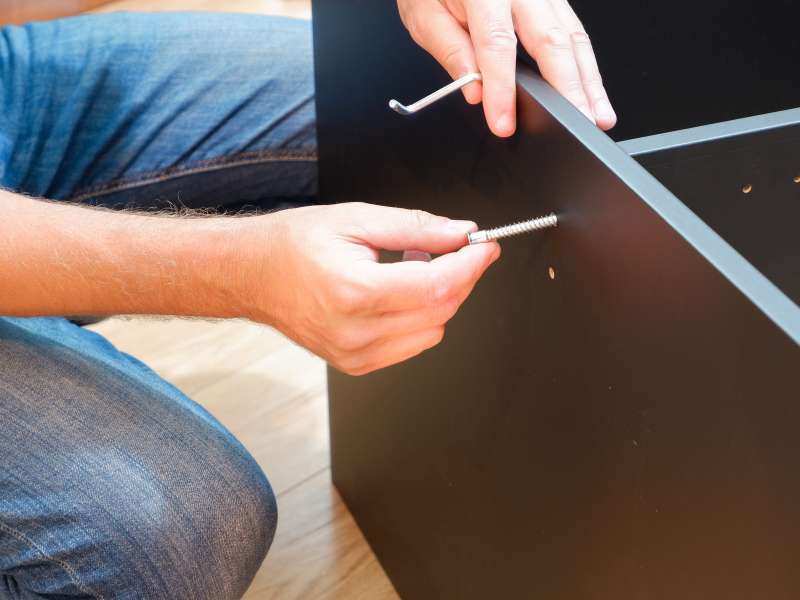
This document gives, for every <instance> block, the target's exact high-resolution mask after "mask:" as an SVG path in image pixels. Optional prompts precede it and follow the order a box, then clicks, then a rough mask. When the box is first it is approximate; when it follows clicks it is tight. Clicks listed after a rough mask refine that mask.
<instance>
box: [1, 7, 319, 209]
mask: <svg viewBox="0 0 800 600" xmlns="http://www.w3.org/2000/svg"><path fill="white" fill-rule="evenodd" d="M0 106H2V111H0V185H2V186H4V187H6V188H9V189H14V190H18V191H21V192H25V193H28V194H31V195H34V196H40V197H46V198H50V199H72V200H78V201H84V202H91V203H97V204H102V205H106V206H128V207H150V206H158V205H165V204H167V203H172V204H182V205H185V206H188V207H199V206H203V207H206V206H238V205H242V204H261V205H263V204H265V203H266V204H269V203H281V202H285V201H287V200H291V199H301V200H302V199H308V198H311V197H313V196H314V195H315V194H316V134H315V126H314V125H315V123H314V89H313V67H312V56H311V28H310V24H309V23H308V22H307V21H301V20H295V19H286V18H278V17H264V16H259V15H235V14H230V15H229V14H225V15H220V14H213V13H161V14H140V13H116V14H108V15H92V16H82V17H75V18H71V19H62V20H57V21H50V22H44V23H36V24H31V25H27V26H25V27H6V28H4V29H2V30H0Z"/></svg>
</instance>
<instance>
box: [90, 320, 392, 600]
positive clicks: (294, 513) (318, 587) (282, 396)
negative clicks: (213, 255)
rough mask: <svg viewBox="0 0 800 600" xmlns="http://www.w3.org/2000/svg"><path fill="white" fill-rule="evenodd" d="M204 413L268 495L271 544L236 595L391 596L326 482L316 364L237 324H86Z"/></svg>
mask: <svg viewBox="0 0 800 600" xmlns="http://www.w3.org/2000/svg"><path fill="white" fill-rule="evenodd" d="M92 329H93V330H95V331H97V332H98V333H100V334H102V335H104V336H106V337H107V338H108V339H109V340H111V341H112V342H113V343H114V344H115V345H116V346H117V347H118V348H120V349H121V350H123V351H125V352H128V353H130V354H132V355H134V356H136V357H137V358H139V359H141V360H143V361H144V362H146V363H147V364H148V365H150V366H151V367H152V368H153V369H154V370H155V371H156V372H157V373H159V374H160V375H161V376H162V377H164V378H166V379H167V380H168V381H170V382H171V383H173V384H175V385H176V386H178V387H179V388H180V389H182V390H183V391H184V392H186V393H187V394H188V395H190V396H191V397H193V398H194V399H195V400H197V401H198V402H199V403H200V404H202V405H203V406H204V407H206V408H207V409H208V410H209V411H210V412H211V413H212V414H214V415H215V416H216V417H217V418H218V419H219V420H220V421H221V422H222V423H223V425H225V426H226V427H227V428H228V429H230V430H231V431H232V432H233V434H234V435H236V436H237V437H238V438H239V439H240V440H241V441H242V443H243V444H244V445H245V446H246V447H247V449H248V450H249V451H250V452H251V453H252V454H253V456H254V457H255V458H256V460H257V461H258V462H259V464H260V465H261V466H262V468H263V469H264V470H265V471H266V472H267V474H268V475H269V478H270V481H271V482H272V485H273V487H274V489H275V492H276V494H277V495H278V506H279V512H280V517H279V519H278V531H277V534H276V537H275V542H274V544H273V547H272V550H271V551H270V554H269V556H268V557H267V560H266V561H265V562H264V565H263V566H262V568H261V570H260V571H259V572H258V574H257V576H256V578H255V581H254V582H253V585H252V586H251V587H250V590H248V592H247V595H246V596H245V599H246V600H273V599H274V600H301V599H302V600H339V599H341V600H345V599H346V600H396V599H397V598H398V596H397V594H396V593H395V591H394V589H393V588H392V585H391V583H390V582H389V580H388V578H387V577H386V575H385V573H384V572H383V570H382V569H381V567H380V565H379V563H378V562H377V560H376V559H375V556H374V554H373V553H372V551H371V550H370V548H369V546H368V544H367V542H366V540H365V539H364V537H363V535H362V534H361V532H360V531H359V529H358V527H357V526H356V524H355V522H354V521H353V518H352V516H351V515H350V514H349V512H348V511H347V507H346V506H345V505H344V504H343V503H342V501H341V499H340V498H339V496H338V494H337V493H336V490H335V488H334V487H333V485H332V483H331V480H330V455H329V451H328V417H327V394H326V385H325V365H324V363H323V362H322V360H320V359H319V358H317V357H316V356H313V355H312V354H310V353H309V352H308V351H306V350H304V349H303V348H300V347H299V346H297V345H296V344H294V343H292V342H290V341H289V340H287V339H286V338H285V337H283V336H282V335H281V334H280V333H278V332H276V331H275V330H273V329H270V328H267V327H262V326H260V325H255V324H253V323H248V322H244V321H219V322H207V321H198V320H187V319H166V320H164V319H161V320H159V319H109V320H107V321H103V322H101V323H98V324H97V325H94V326H92Z"/></svg>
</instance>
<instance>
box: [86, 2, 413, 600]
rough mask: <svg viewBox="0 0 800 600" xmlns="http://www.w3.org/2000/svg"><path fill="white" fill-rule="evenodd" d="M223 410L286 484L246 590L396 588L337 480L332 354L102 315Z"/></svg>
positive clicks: (256, 596)
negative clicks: (266, 547)
mask: <svg viewBox="0 0 800 600" xmlns="http://www.w3.org/2000/svg"><path fill="white" fill-rule="evenodd" d="M187 9H191V10H230V11H242V12H258V13H267V14H280V15H286V16H292V17H301V18H308V17H310V16H311V8H310V2H309V0H227V1H220V0H118V1H116V2H111V3H109V4H107V5H105V6H102V7H100V9H99V10H103V11H108V10H187ZM93 329H95V331H98V332H100V333H102V334H103V335H105V336H107V337H108V338H109V339H110V340H111V341H112V342H113V343H114V344H116V345H117V346H118V347H119V348H120V349H122V350H124V351H125V352H128V353H130V354H133V355H134V356H136V357H138V358H140V359H141V360H143V361H144V362H146V363H147V364H149V365H150V366H151V367H152V368H153V369H155V370H156V371H157V372H158V373H159V374H161V375H162V376H163V377H165V378H166V379H167V380H168V381H170V382H172V383H173V384H175V385H176V386H178V387H179V388H180V389H181V390H183V391H184V392H186V394H188V395H189V396H190V397H192V398H194V399H195V400H197V401H198V402H199V403H200V404H202V405H203V406H204V407H206V408H207V409H208V410H209V411H210V412H211V413H212V414H214V415H215V416H216V417H217V418H218V419H219V420H220V421H221V422H222V423H223V424H224V425H225V426H226V427H227V428H228V429H230V430H231V431H232V432H233V433H234V435H236V437H238V438H239V440H241V441H242V443H243V444H244V445H245V446H246V447H247V448H248V450H250V452H251V453H252V454H253V456H255V458H256V460H257V461H258V462H259V464H260V465H261V466H262V467H263V469H264V471H265V472H266V473H267V475H268V476H269V479H270V481H271V483H272V486H273V488H274V490H275V493H276V494H277V496H278V509H279V519H278V532H277V534H276V537H275V542H274V543H273V546H272V550H271V551H270V553H269V555H268V557H267V560H266V561H265V562H264V565H263V567H262V568H261V570H260V571H259V573H258V575H257V576H256V579H255V581H254V582H253V585H252V586H251V587H250V590H249V591H248V593H247V595H246V596H245V598H246V600H268V599H275V600H294V599H297V600H300V599H302V600H322V599H331V600H333V599H342V600H345V599H346V600H362V599H363V600H384V599H386V600H390V599H396V598H397V594H396V593H395V591H394V589H393V588H392V585H391V583H389V580H388V579H387V577H386V575H385V574H384V572H383V570H382V569H381V567H380V565H379V564H378V562H377V560H376V559H375V556H374V555H373V554H372V551H371V550H370V548H369V546H368V545H367V543H366V541H365V540H364V537H363V536H362V535H361V532H360V531H359V530H358V528H357V527H356V525H355V522H354V521H353V518H352V517H351V516H350V514H349V512H348V511H347V508H346V507H345V506H344V504H343V503H342V501H341V500H340V498H339V497H338V495H337V493H336V490H335V489H334V487H333V485H332V484H331V472H330V455H329V451H328V415H327V396H326V387H325V365H324V363H323V362H322V360H320V359H319V358H317V357H315V356H313V355H312V354H310V353H309V352H307V351H305V350H304V349H302V348H300V347H298V346H296V345H295V344H293V343H291V342H290V341H288V340H287V339H286V338H284V337H283V336H282V335H280V334H279V333H277V332H275V331H274V330H271V329H269V328H266V327H262V326H259V325H254V324H252V323H246V322H241V321H228V322H216V323H210V322H203V321H192V320H177V319H175V320H160V321H159V320H109V321H106V322H103V323H100V324H98V325H96V326H94V327H93Z"/></svg>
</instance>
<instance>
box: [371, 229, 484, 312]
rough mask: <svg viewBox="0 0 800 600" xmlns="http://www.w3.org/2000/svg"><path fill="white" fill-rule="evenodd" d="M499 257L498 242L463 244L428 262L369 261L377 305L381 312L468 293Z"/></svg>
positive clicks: (434, 304) (428, 305)
mask: <svg viewBox="0 0 800 600" xmlns="http://www.w3.org/2000/svg"><path fill="white" fill-rule="evenodd" d="M499 257H500V246H499V245H498V244H497V243H494V242H492V243H488V244H476V245H474V246H464V247H462V248H461V249H460V250H458V251H457V252H451V253H449V254H445V255H443V256H439V257H437V258H435V259H434V260H432V261H431V262H429V263H426V262H418V261H408V262H400V263H390V264H378V263H369V264H367V265H365V270H367V272H366V273H365V275H366V276H367V277H369V278H370V280H371V281H372V285H373V291H374V293H373V294H372V300H373V302H374V309H375V311H376V312H380V313H381V314H383V313H387V312H393V311H401V310H415V309H425V308H431V307H437V306H440V305H442V304H444V303H446V302H447V301H449V300H452V299H453V298H459V297H466V296H467V294H468V293H469V290H471V289H472V287H473V286H474V285H475V283H476V282H477V281H478V279H479V278H480V277H481V276H482V275H483V273H484V272H485V271H486V269H488V268H489V266H490V265H491V264H492V263H493V262H494V261H496V260H497V259H498V258H499Z"/></svg>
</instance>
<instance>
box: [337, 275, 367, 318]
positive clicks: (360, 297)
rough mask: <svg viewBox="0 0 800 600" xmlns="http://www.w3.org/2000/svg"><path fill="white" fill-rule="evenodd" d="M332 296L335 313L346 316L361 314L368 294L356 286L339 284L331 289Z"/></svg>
mask: <svg viewBox="0 0 800 600" xmlns="http://www.w3.org/2000/svg"><path fill="white" fill-rule="evenodd" d="M332 294H333V303H334V305H335V306H336V309H337V311H338V312H340V313H343V314H346V315H352V314H355V313H358V312H361V311H362V310H364V308H365V307H366V305H367V299H368V294H367V292H366V290H364V288H362V287H360V286H358V285H353V284H347V283H341V284H340V285H337V286H336V287H335V288H333V291H332Z"/></svg>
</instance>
